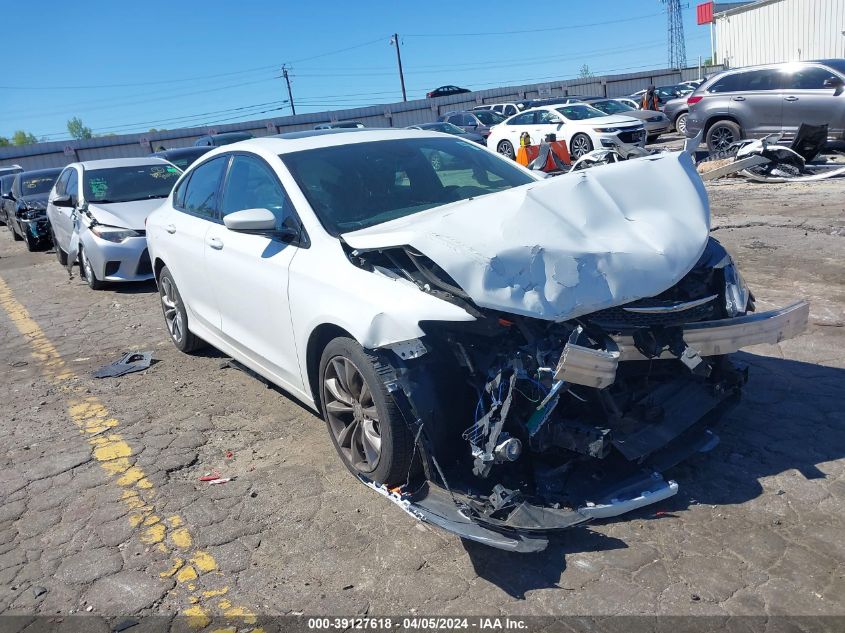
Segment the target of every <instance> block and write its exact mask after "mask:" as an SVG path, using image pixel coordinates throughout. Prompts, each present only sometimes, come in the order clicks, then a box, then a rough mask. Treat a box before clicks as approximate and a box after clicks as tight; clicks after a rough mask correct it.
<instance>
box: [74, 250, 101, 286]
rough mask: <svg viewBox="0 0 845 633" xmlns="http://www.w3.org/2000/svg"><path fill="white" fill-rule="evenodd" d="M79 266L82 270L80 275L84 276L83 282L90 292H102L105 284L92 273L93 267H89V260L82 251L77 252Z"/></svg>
mask: <svg viewBox="0 0 845 633" xmlns="http://www.w3.org/2000/svg"><path fill="white" fill-rule="evenodd" d="M79 266H80V268H82V274H83V275H85V281H86V283H87V284H88V287H89V288H91V290H102V289H103V288H105V287H106V284H105V283H104V282H102V281H100V280H99V279H97V275H96V274H95V273H94V267H93V266H92V265H91V260H90V259H88V255H87V254H86V253H85V251H84V250H80V251H79Z"/></svg>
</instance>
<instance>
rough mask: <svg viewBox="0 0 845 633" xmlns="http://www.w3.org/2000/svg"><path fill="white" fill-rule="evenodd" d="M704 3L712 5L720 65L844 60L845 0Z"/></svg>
mask: <svg viewBox="0 0 845 633" xmlns="http://www.w3.org/2000/svg"><path fill="white" fill-rule="evenodd" d="M706 5H710V7H709V13H710V15H712V20H713V27H712V28H714V30H715V33H714V35H715V40H716V42H715V45H716V50H715V56H716V59H715V61H717V62H718V63H720V64H725V65H726V66H729V67H732V68H737V67H740V66H751V65H753V64H769V63H774V62H786V61H799V60H806V59H826V58H831V57H845V35H844V34H843V33H844V32H845V0H756V1H754V2H730V3H715V4H713V3H706ZM706 5H705V6H706ZM701 16H702V13H701V8H699V23H701V22H703V20H702V19H701ZM708 21H709V20H708Z"/></svg>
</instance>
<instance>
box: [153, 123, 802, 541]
mask: <svg viewBox="0 0 845 633" xmlns="http://www.w3.org/2000/svg"><path fill="white" fill-rule="evenodd" d="M435 152H437V153H439V155H440V156H442V157H443V158H444V160H442V161H440V162H438V163H437V164H438V165H439V169H435V168H434V166H433V165H432V161H431V160H430V159H429V158H430V155H431V154H432V153H435ZM147 237H148V240H149V248H150V252H151V256H152V261H153V268H154V271H155V275H156V279H157V281H158V286H159V290H160V295H161V303H162V308H163V311H164V317H165V322H166V325H167V328H168V331H169V333H170V336H171V338H172V339H173V341H174V343H175V344H176V345H177V347H179V348H180V349H182V350H184V351H191V350H193V349H196V348H197V347H199V346H200V345H202V344H203V342H207V343H210V344H211V345H214V346H215V347H218V348H220V349H221V350H223V351H225V352H226V353H227V354H230V355H232V356H233V357H234V358H235V359H237V360H238V361H240V362H241V363H243V364H244V365H246V366H247V367H249V368H250V369H252V370H253V371H255V372H257V373H258V374H260V375H262V376H264V377H266V378H267V379H269V380H270V381H272V382H273V383H275V384H277V385H279V386H280V387H281V388H282V389H284V390H285V391H287V392H289V393H290V394H292V395H294V396H295V397H297V398H298V399H299V400H301V401H302V402H304V403H306V404H307V405H308V406H310V407H313V408H314V409H315V410H317V411H319V412H321V414H322V415H323V417H324V419H325V421H326V423H327V427H328V430H329V431H330V436H331V438H332V441H333V443H334V445H335V447H336V448H337V451H338V453H339V454H340V457H341V459H342V460H343V462H344V464H345V465H346V466H347V467H348V468H349V470H351V471H352V472H353V473H354V474H355V475H357V476H358V477H359V478H360V479H361V480H362V481H364V482H365V483H366V484H367V485H369V486H370V487H372V488H373V489H374V490H376V491H378V492H380V493H382V494H383V495H385V496H386V497H388V498H390V499H391V500H392V501H394V502H395V503H397V504H398V505H400V506H401V507H403V508H404V509H405V510H406V511H408V512H409V513H411V514H412V515H414V516H416V517H417V518H420V519H423V520H425V521H428V522H431V523H433V524H437V525H439V526H441V527H444V528H446V529H448V530H451V531H453V532H455V533H457V534H459V535H461V536H462V537H464V538H468V539H473V540H476V541H480V542H483V543H487V544H489V545H492V546H495V547H500V548H504V549H510V550H515V551H537V550H540V549H542V548H544V547H545V546H546V543H547V537H546V536H545V533H546V532H548V531H550V530H555V529H560V528H566V527H570V526H573V525H577V524H579V523H584V522H587V521H590V520H592V519H597V518H605V517H610V516H616V515H619V514H622V513H624V512H627V511H629V510H632V509H635V508H638V507H642V506H644V505H648V504H650V503H653V502H656V501H659V500H661V499H665V498H666V497H668V496H671V495H673V494H674V493H675V492H676V491H677V489H678V487H677V484H676V483H675V482H672V481H667V480H665V479H664V477H663V476H662V475H661V474H660V473H662V472H663V471H664V470H666V469H667V468H669V467H671V466H672V465H674V464H675V463H677V462H679V461H680V460H682V459H684V458H685V457H687V456H689V455H691V454H693V453H695V452H698V451H704V450H707V449H708V448H712V446H714V445H715V443H716V442H717V441H718V438H717V436H716V435H715V434H714V433H713V431H712V430H711V426H712V425H713V424H714V423H715V422H716V421H717V420H718V418H719V416H720V415H721V414H722V413H723V412H724V411H725V410H726V409H727V408H729V407H731V406H732V405H734V404H735V403H736V402H737V401H738V399H739V395H740V392H741V390H742V386H743V384H744V383H745V381H746V371H745V370H744V369H743V368H742V367H740V366H738V365H737V364H736V363H734V362H732V361H731V359H730V358H729V356H728V355H729V354H730V353H731V352H734V351H736V350H737V349H739V348H741V347H743V346H746V345H751V344H755V343H765V342H770V343H773V342H777V341H779V340H782V339H785V338H789V337H792V336H795V335H796V334H798V333H800V332H801V331H802V330H803V328H804V327H805V325H806V320H807V315H808V310H809V306H808V304H807V303H806V302H804V301H798V302H796V303H794V304H792V305H789V306H786V307H784V308H782V309H779V310H774V311H771V312H765V313H755V312H754V299H753V296H752V295H751V292H750V291H749V290H748V288H747V287H746V285H745V283H744V281H743V279H742V277H741V275H740V274H739V271H737V269H736V267H735V266H734V263H733V261H732V260H731V257H730V256H729V255H728V254H727V253H726V252H725V250H724V249H723V248H722V246H721V245H720V244H719V243H718V242H717V241H716V240H714V239H712V238H711V237H710V236H709V208H708V202H707V195H706V192H705V190H704V187H703V185H702V182H701V179H700V178H699V176H698V174H697V173H696V172H695V168H694V166H693V163H692V160H691V158H690V156H689V155H688V153H686V152H679V153H664V154H661V155H659V156H650V157H645V158H639V159H635V160H629V161H625V162H620V163H616V164H612V165H607V166H603V167H600V168H595V169H591V170H586V171H580V172H576V173H572V174H568V175H563V176H559V177H555V178H548V179H538V177H537V176H535V175H533V174H532V173H530V172H529V171H527V170H525V169H523V168H522V167H520V166H519V165H516V164H515V163H513V162H512V161H510V160H507V159H505V158H503V157H501V156H498V155H496V154H495V153H494V152H492V151H490V150H487V149H486V148H483V147H480V146H478V145H477V144H474V143H470V142H467V141H464V140H462V139H459V138H456V137H454V136H449V135H443V134H437V133H430V132H421V131H419V132H418V131H408V130H395V131H394V130H361V131H342V132H341V131H330V132H305V133H293V134H287V135H281V136H280V137H276V138H264V139H254V140H250V141H244V142H241V143H237V144H234V145H229V146H226V147H224V148H220V149H217V150H215V151H212V152H210V153H209V154H207V155H206V156H204V157H203V158H202V159H200V160H199V161H197V162H196V163H194V164H193V165H192V166H191V168H190V169H189V170H188V171H187V172H186V173H185V174H184V176H182V178H181V179H180V180H179V182H178V183H177V185H176V187H175V188H174V191H173V193H172V194H171V196H170V198H169V199H168V200H167V201H166V203H165V204H164V205H163V206H162V207H161V208H160V209H158V210H157V211H155V212H154V213H153V214H152V215H151V216H150V217H149V220H148V223H147Z"/></svg>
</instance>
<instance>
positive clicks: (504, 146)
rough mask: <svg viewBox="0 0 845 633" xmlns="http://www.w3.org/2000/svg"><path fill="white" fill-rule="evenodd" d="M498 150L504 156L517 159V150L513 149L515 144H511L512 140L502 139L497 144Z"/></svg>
mask: <svg viewBox="0 0 845 633" xmlns="http://www.w3.org/2000/svg"><path fill="white" fill-rule="evenodd" d="M496 151H497V152H499V153H500V154H502V155H503V156H507V157H508V158H510V159H511V160H515V159H516V152H515V151H513V145H511V142H510V141H501V142H500V143H499V144H498V145H497V146H496Z"/></svg>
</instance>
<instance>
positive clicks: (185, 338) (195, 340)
mask: <svg viewBox="0 0 845 633" xmlns="http://www.w3.org/2000/svg"><path fill="white" fill-rule="evenodd" d="M158 294H159V298H160V299H161V311H162V312H163V313H164V323H165V325H166V326H167V333H168V334H170V340H171V341H173V344H174V345H175V346H176V347H177V348H178V349H179V350H180V351H182V352H185V353H186V354H189V353H191V352H193V351H195V350H198V349H200V348H201V347H204V346H205V341H203V340H202V339H201V338H199V337H198V336H196V335H195V334H194V333H193V332H191V331H190V330H189V329H188V312H187V310H185V303H184V301H182V295H181V294H179V289H178V288H177V287H176V282H175V281H173V275H171V274H170V270H169V269H168V268H167V266H165V267H164V268H162V269H161V272H160V273H159V276H158Z"/></svg>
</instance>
